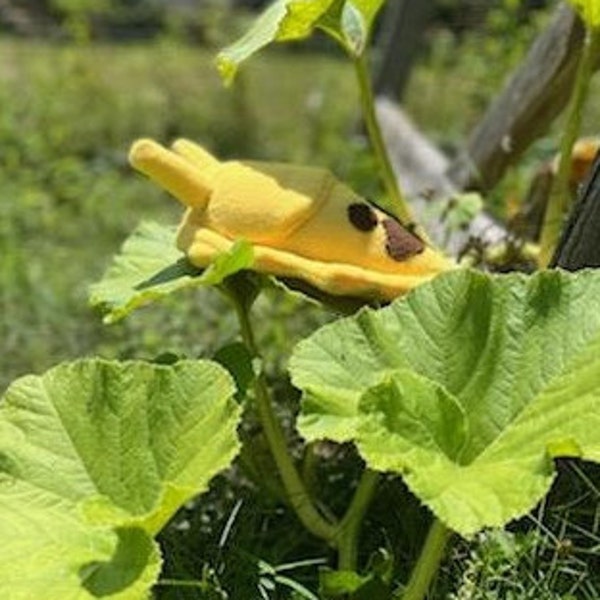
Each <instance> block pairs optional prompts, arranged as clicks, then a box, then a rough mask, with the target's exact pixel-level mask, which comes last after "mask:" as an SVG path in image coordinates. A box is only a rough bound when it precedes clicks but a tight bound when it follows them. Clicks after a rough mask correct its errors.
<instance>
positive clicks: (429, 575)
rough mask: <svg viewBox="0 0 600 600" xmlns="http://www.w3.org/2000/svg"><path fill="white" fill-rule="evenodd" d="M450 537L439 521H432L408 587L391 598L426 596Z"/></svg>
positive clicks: (420, 599) (409, 599) (420, 598)
mask: <svg viewBox="0 0 600 600" xmlns="http://www.w3.org/2000/svg"><path fill="white" fill-rule="evenodd" d="M451 535H452V532H451V531H450V530H449V529H448V528H447V527H446V526H445V525H444V524H443V523H442V522H441V521H438V520H437V519H436V520H434V522H433V523H432V525H431V528H430V529H429V533H428V534H427V539H426V540H425V544H423V548H422V550H421V555H420V556H419V560H418V561H417V564H416V565H415V568H414V569H413V572H412V573H411V576H410V580H409V582H408V585H407V586H406V589H405V590H404V591H403V592H400V593H397V594H395V595H394V596H393V598H394V599H395V600H423V599H424V598H425V597H426V596H427V591H428V590H429V586H430V585H431V582H432V581H433V578H434V577H435V574H436V573H437V570H438V569H439V566H440V563H441V562H442V558H444V552H445V550H446V544H447V543H448V540H449V539H450V536H451Z"/></svg>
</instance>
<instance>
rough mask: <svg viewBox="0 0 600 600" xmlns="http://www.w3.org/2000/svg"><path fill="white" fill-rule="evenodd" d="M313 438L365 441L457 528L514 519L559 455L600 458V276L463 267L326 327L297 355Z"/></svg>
mask: <svg viewBox="0 0 600 600" xmlns="http://www.w3.org/2000/svg"><path fill="white" fill-rule="evenodd" d="M291 371H292V376H293V381H294V383H295V385H297V386H298V387H300V388H301V389H303V391H304V400H303V406H302V413H301V417H300V422H299V426H300V430H301V432H302V433H303V435H304V436H305V437H306V438H307V439H308V440H314V439H320V438H329V439H333V440H336V441H340V442H342V441H348V440H354V441H355V442H356V444H357V446H358V448H359V451H360V452H361V454H362V456H363V457H364V458H365V460H366V461H367V463H368V464H369V466H370V467H372V468H374V469H377V470H381V471H391V472H396V473H400V474H402V475H403V476H404V477H405V480H406V483H407V484H408V485H409V487H410V488H411V489H412V490H413V492H414V493H415V494H416V495H417V496H419V498H421V500H422V501H423V502H425V503H426V504H427V505H428V506H429V507H430V508H431V509H432V510H433V511H434V512H435V513H436V514H437V516H438V517H439V518H440V519H442V520H443V521H444V522H445V523H446V524H447V525H449V526H450V527H451V528H453V529H454V530H456V531H458V532H460V533H463V534H471V533H473V532H475V531H477V530H478V529H480V528H483V527H485V526H500V525H504V524H505V523H506V522H508V521H509V520H511V519H513V518H515V517H517V516H520V515H522V514H524V513H526V512H527V511H529V510H530V509H531V508H532V507H533V506H534V505H535V504H536V502H538V501H539V500H540V499H541V498H542V497H543V495H544V494H545V493H546V492H547V491H548V489H549V487H550V485H551V482H552V479H553V477H554V468H553V464H552V460H551V458H552V457H553V456H580V457H583V458H586V459H589V460H598V459H600V273H598V272H595V271H584V272H579V273H577V274H568V273H563V272H543V273H539V274H536V275H535V276H532V277H526V276H523V275H510V276H496V277H491V276H486V275H483V274H478V273H474V272H469V271H456V272H452V273H449V274H446V275H443V276H440V277H438V278H437V279H435V280H434V281H433V282H431V283H429V284H425V285H423V286H420V287H419V288H417V289H416V290H414V291H413V292H411V293H410V294H409V295H408V296H407V297H406V298H404V299H401V300H398V301H396V302H394V303H393V304H392V305H391V306H389V307H387V308H385V309H382V310H380V311H372V310H365V311H362V312H361V313H360V314H359V315H357V316H355V317H352V318H348V319H344V320H341V321H338V322H336V323H334V324H331V325H328V326H326V327H324V328H322V329H321V330H320V331H319V332H317V333H316V334H314V335H313V336H311V337H310V338H308V339H307V340H305V341H304V342H302V343H301V344H300V345H299V346H298V348H297V350H296V352H295V354H294V356H293V358H292V361H291Z"/></svg>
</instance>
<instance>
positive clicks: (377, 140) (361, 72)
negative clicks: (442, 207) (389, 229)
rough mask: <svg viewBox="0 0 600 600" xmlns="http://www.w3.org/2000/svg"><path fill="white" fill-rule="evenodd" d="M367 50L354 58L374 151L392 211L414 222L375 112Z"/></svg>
mask: <svg viewBox="0 0 600 600" xmlns="http://www.w3.org/2000/svg"><path fill="white" fill-rule="evenodd" d="M365 54H366V53H365V52H363V53H361V54H360V55H359V56H357V57H354V58H353V64H354V70H355V72H356V78H357V80H358V87H359V90H360V101H361V105H362V111H363V117H364V120H365V125H366V127H367V132H368V134H369V139H370V141H371V146H372V147H373V152H374V154H375V157H376V159H377V161H378V163H379V168H380V170H381V179H382V181H383V184H384V186H385V190H386V192H387V194H388V196H389V199H390V202H391V212H392V213H393V214H394V215H395V216H396V217H398V219H400V221H402V222H403V223H412V222H413V219H412V213H411V210H410V207H409V206H408V204H407V202H406V199H405V198H404V196H403V195H402V192H401V190H400V187H399V185H398V180H397V178H396V174H395V173H394V169H393V168H392V163H391V161H390V157H389V155H388V152H387V149H386V147H385V143H384V141H383V135H382V134H381V128H380V127H379V122H378V121H377V115H376V114H375V98H374V96H373V88H372V86H371V77H370V75H369V69H368V68H367V59H366V56H365Z"/></svg>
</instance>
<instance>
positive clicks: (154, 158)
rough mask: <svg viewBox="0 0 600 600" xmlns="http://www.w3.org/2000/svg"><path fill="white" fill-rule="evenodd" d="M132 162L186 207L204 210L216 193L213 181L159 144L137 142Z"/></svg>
mask: <svg viewBox="0 0 600 600" xmlns="http://www.w3.org/2000/svg"><path fill="white" fill-rule="evenodd" d="M129 162H130V163H131V165H132V166H133V167H134V168H135V169H137V170H138V171H140V172H141V173H143V174H144V175H147V176H148V177H149V178H150V179H152V181H154V182H155V183H158V185H160V186H161V187H162V188H164V189H165V190H167V191H168V192H170V193H171V194H173V196H175V198H177V200H179V201H180V202H181V203H182V204H184V205H185V206H188V207H190V208H204V207H205V206H206V205H207V204H208V199H209V198H210V195H211V193H212V187H211V185H210V180H208V179H207V178H206V177H205V176H204V174H203V172H202V171H200V170H198V169H197V168H196V167H195V166H194V165H192V164H191V163H190V162H189V161H187V160H185V159H184V158H182V157H181V156H179V155H178V154H175V153H174V152H170V151H169V150H167V149H166V148H163V147H162V146H161V145H160V144H157V143H156V142H155V141H153V140H149V139H141V140H138V141H137V142H135V143H134V144H133V146H132V147H131V150H130V152H129Z"/></svg>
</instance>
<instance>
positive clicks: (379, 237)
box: [130, 140, 454, 300]
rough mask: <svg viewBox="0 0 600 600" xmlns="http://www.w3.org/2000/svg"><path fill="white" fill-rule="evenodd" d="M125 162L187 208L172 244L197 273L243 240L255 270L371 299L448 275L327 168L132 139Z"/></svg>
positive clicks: (440, 261)
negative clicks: (219, 155)
mask: <svg viewBox="0 0 600 600" xmlns="http://www.w3.org/2000/svg"><path fill="white" fill-rule="evenodd" d="M130 161H131V164H132V165H133V166H134V167H135V168H136V169H137V170H139V171H141V172H142V173H144V174H146V175H147V176H149V177H150V178H151V179H152V180H154V181H155V182H156V183H158V184H159V185H161V186H162V187H163V188H165V189H166V190H167V191H169V192H170V193H171V194H173V195H174V196H175V197H176V198H177V199H178V200H180V201H181V202H182V203H183V204H184V205H185V206H186V207H187V211H186V213H185V216H184V218H183V221H182V223H181V225H180V227H179V233H178V237H177V245H178V247H179V249H180V250H182V251H183V252H185V253H186V255H187V257H188V259H189V260H190V262H191V263H192V264H194V265H196V266H198V267H206V266H207V265H209V264H210V263H211V262H212V260H213V259H214V258H215V256H217V255H218V254H220V253H222V252H224V251H227V250H228V249H229V248H231V246H232V244H233V243H234V242H235V241H236V240H238V239H245V240H247V241H249V242H251V243H252V245H253V248H254V266H253V268H254V269H256V270H257V271H261V272H264V273H268V274H272V275H275V276H280V277H289V278H297V279H302V280H304V281H306V282H308V283H309V284H311V285H313V286H315V287H317V288H319V289H321V290H322V291H324V292H326V293H329V294H333V295H343V296H358V297H367V298H371V299H379V300H391V299H392V298H395V297H396V296H398V295H401V294H403V293H405V292H407V291H408V290H410V289H412V288H413V287H415V286H416V285H418V284H420V283H422V282H423V281H425V280H427V279H430V278H432V277H433V276H434V275H436V274H437V273H439V272H441V271H446V270H448V269H451V268H453V267H454V265H453V263H452V262H451V261H449V260H448V259H446V258H445V257H444V256H443V255H442V254H440V253H439V252H437V251H435V250H433V249H431V248H429V247H428V246H427V245H426V244H425V243H424V242H423V241H422V240H421V239H419V238H418V237H416V236H415V235H414V234H412V233H411V232H410V231H408V230H407V229H406V228H404V227H403V226H402V225H401V224H400V223H399V222H398V221H396V220H395V219H393V218H392V217H390V216H388V215H387V214H385V213H383V212H382V211H380V210H377V209H376V208H374V207H372V206H371V205H369V204H368V203H367V202H366V201H365V200H363V199H362V198H361V197H360V196H358V195H357V194H356V193H354V192H353V191H352V190H351V189H350V188H349V187H347V186H346V185H344V184H343V183H341V182H340V181H338V180H337V179H336V178H335V177H334V176H333V175H332V174H331V173H330V172H329V171H327V170H325V169H319V168H311V167H298V166H293V165H286V164H276V163H258V162H256V163H255V162H238V161H228V162H221V161H219V160H218V159H216V158H215V157H214V156H213V155H211V154H210V153H208V152H207V151H206V150H204V149H203V148H202V147H200V146H198V145H196V144H194V143H192V142H190V141H187V140H178V141H177V142H175V143H174V144H173V146H172V150H168V149H166V148H163V147H162V146H160V145H159V144H157V143H155V142H153V141H151V140H139V141H138V142H136V143H135V144H134V145H133V147H132V149H131V152H130Z"/></svg>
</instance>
